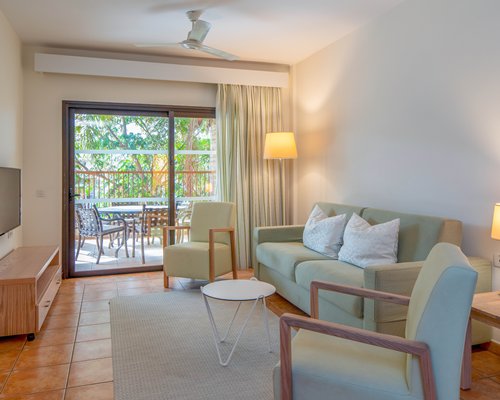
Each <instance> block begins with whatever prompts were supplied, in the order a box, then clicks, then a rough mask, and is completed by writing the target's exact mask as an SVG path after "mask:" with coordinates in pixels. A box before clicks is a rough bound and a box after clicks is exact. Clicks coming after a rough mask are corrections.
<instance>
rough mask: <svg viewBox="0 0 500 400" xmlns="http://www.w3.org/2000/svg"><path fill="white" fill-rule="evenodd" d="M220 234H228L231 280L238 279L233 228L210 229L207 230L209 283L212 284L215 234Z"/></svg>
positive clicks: (213, 278)
mask: <svg viewBox="0 0 500 400" xmlns="http://www.w3.org/2000/svg"><path fill="white" fill-rule="evenodd" d="M220 232H227V233H229V243H230V247H231V268H232V271H233V279H238V273H237V271H236V243H235V238H234V228H232V227H225V228H211V229H209V230H208V256H209V264H208V266H209V271H208V276H209V281H210V282H213V281H214V280H215V234H216V233H220Z"/></svg>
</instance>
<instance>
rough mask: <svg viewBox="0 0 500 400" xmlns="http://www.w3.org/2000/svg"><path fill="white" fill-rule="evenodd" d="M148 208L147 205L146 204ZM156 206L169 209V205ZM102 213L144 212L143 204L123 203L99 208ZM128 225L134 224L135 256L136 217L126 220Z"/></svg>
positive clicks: (133, 251)
mask: <svg viewBox="0 0 500 400" xmlns="http://www.w3.org/2000/svg"><path fill="white" fill-rule="evenodd" d="M146 208H147V206H146ZM154 208H163V209H168V206H154ZM98 211H99V213H100V214H118V215H120V214H140V213H142V205H136V206H134V205H122V206H110V207H102V208H99V209H98ZM125 223H126V224H127V225H129V224H131V226H132V257H135V218H132V220H128V221H125Z"/></svg>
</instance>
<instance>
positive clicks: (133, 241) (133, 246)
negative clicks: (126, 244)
mask: <svg viewBox="0 0 500 400" xmlns="http://www.w3.org/2000/svg"><path fill="white" fill-rule="evenodd" d="M132 257H135V219H134V220H132Z"/></svg>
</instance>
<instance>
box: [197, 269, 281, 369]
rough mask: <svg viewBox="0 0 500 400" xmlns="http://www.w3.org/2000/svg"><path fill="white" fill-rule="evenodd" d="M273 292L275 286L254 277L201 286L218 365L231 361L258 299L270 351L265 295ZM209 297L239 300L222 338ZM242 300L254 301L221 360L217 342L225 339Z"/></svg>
mask: <svg viewBox="0 0 500 400" xmlns="http://www.w3.org/2000/svg"><path fill="white" fill-rule="evenodd" d="M274 292H276V288H275V287H274V286H273V285H270V284H269V283H266V282H260V281H258V280H257V279H255V278H252V279H250V280H246V279H235V280H227V281H218V282H213V283H209V284H208V285H206V286H203V287H202V288H201V293H202V294H203V300H204V301H205V305H206V307H207V312H208V318H209V319H210V324H211V325H212V331H213V337H214V342H215V348H216V350H217V355H218V356H219V363H220V365H222V366H223V367H225V366H227V365H228V364H229V361H231V357H232V356H233V353H234V350H235V349H236V345H237V344H238V342H239V340H240V337H241V335H242V334H243V331H244V330H245V328H246V326H247V324H248V321H249V320H250V317H251V316H252V314H253V311H254V310H255V307H256V306H257V303H258V302H259V301H262V317H263V319H264V325H265V327H266V334H267V342H268V345H269V352H271V336H270V334H269V324H268V322H267V307H266V297H268V296H271V295H272V294H273V293H274ZM209 297H210V298H213V299H217V300H225V301H238V302H239V304H238V307H237V308H236V312H235V313H234V315H233V318H232V320H231V322H230V324H229V327H228V328H227V332H226V334H225V335H224V337H222V338H221V337H220V334H219V330H218V329H217V325H216V324H215V320H214V317H213V315H212V310H211V309H210V304H209V302H208V298H209ZM243 301H253V302H254V303H253V305H252V308H251V309H250V312H249V313H248V316H247V318H246V319H245V322H244V323H243V325H242V326H241V328H240V331H239V333H238V336H237V337H236V341H235V342H234V345H233V347H232V348H231V352H230V353H229V356H228V357H227V359H226V361H223V360H222V356H221V354H220V348H219V343H223V342H224V341H225V340H226V338H227V336H228V334H229V331H230V330H231V327H232V325H233V322H234V320H235V318H236V315H237V314H238V311H239V309H240V306H241V303H242V302H243Z"/></svg>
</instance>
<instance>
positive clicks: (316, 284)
mask: <svg viewBox="0 0 500 400" xmlns="http://www.w3.org/2000/svg"><path fill="white" fill-rule="evenodd" d="M318 289H322V290H330V291H334V292H338V293H344V294H351V295H353V296H361V297H368V298H370V299H374V300H381V301H387V302H389V303H396V304H401V305H404V306H407V305H408V304H409V303H410V298H409V297H408V296H403V295H400V294H395V293H388V292H379V291H377V290H372V289H364V288H359V287H355V286H348V285H339V284H337V283H332V282H325V281H312V282H311V318H318V315H319V310H318V307H319V306H318Z"/></svg>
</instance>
